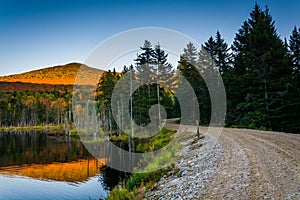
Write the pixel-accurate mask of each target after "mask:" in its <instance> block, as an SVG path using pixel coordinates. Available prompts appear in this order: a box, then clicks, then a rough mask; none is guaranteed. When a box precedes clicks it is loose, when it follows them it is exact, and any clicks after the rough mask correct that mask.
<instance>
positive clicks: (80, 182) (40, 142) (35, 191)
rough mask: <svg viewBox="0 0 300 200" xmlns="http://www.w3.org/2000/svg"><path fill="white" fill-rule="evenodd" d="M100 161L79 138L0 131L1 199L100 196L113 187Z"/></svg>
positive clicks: (94, 197)
mask: <svg viewBox="0 0 300 200" xmlns="http://www.w3.org/2000/svg"><path fill="white" fill-rule="evenodd" d="M103 163H104V160H103V161H102V160H96V159H94V158H93V157H92V156H91V155H90V153H89V152H88V151H87V150H86V148H85V147H84V145H83V144H82V143H81V141H80V140H79V139H78V138H72V137H65V136H64V135H55V136H51V135H49V134H48V133H47V132H38V131H27V132H9V133H8V132H5V133H4V132H0V180H1V181H0V194H1V195H0V199H47V198H49V199H99V198H100V199H103V198H105V197H106V196H107V190H108V189H109V188H112V187H113V186H112V185H107V184H110V182H109V181H108V180H110V178H109V177H106V174H107V173H106V174H105V173H103V172H102V171H101V169H104V168H102V167H103ZM107 175H110V176H114V174H110V173H109V174H107ZM114 184H117V183H115V182H114ZM73 194H74V195H75V194H76V195H75V196H74V195H73Z"/></svg>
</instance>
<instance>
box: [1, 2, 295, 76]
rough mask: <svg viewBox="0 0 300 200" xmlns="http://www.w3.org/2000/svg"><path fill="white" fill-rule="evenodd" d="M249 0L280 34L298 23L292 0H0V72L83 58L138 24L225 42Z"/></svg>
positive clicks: (246, 14) (246, 15)
mask: <svg viewBox="0 0 300 200" xmlns="http://www.w3.org/2000/svg"><path fill="white" fill-rule="evenodd" d="M255 2H257V3H258V4H259V5H260V6H261V7H263V8H264V7H265V5H268V7H269V9H270V12H271V15H272V16H273V19H274V20H275V24H276V28H277V30H278V34H279V35H281V37H282V38H284V37H289V35H290V34H291V31H292V29H293V27H294V25H296V26H297V27H300V20H299V19H300V12H299V10H300V1H298V0H286V1H278V0H257V1H252V0H235V1H233V0H232V1H230V0H228V1H221V0H215V1H214V0H211V1H196V0H195V1H189V0H186V1H177V0H172V1H171V0H160V1H158V0H151V1H136V0H131V1H117V0H110V1H109V0H107V1H103V0H100V1H71V0H70V1H58V0H53V1H38V0H27V1H16V0H2V1H1V0H0V27H1V31H0V76H1V75H7V74H14V73H20V72H25V71H29V70H33V69H39V68H42V67H48V66H54V65H58V64H65V63H69V62H74V61H75V62H83V61H84V60H85V59H86V57H87V56H88V55H89V53H90V52H91V51H92V50H93V49H94V48H95V47H96V46H97V45H98V44H99V43H100V42H102V41H103V40H105V39H106V38H108V37H110V36H112V35H114V34H117V33H119V32H122V31H126V30H128V29H133V28H140V27H163V28H169V29H174V30H176V31H179V32H182V33H184V34H186V35H188V36H190V37H192V38H194V39H195V40H196V41H198V42H199V43H203V42H204V41H206V40H207V39H208V37H209V36H211V35H215V33H216V31H217V30H219V31H220V32H221V34H222V36H223V37H224V38H225V40H226V41H227V42H228V43H229V44H231V42H232V40H233V38H234V36H235V33H236V32H237V30H238V29H239V28H240V26H241V24H242V22H243V21H244V20H246V19H248V18H249V13H250V11H251V10H252V9H253V7H254V4H255ZM145 39H146V38H145ZM141 45H142V44H141ZM94 67H98V66H94Z"/></svg>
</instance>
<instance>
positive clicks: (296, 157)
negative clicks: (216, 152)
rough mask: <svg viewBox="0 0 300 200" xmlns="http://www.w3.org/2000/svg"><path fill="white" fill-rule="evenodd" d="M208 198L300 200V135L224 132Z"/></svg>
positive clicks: (250, 131) (235, 130)
mask: <svg viewBox="0 0 300 200" xmlns="http://www.w3.org/2000/svg"><path fill="white" fill-rule="evenodd" d="M219 142H220V144H221V146H222V148H223V151H222V152H221V154H222V155H221V156H220V160H219V161H218V167H217V169H216V171H215V173H214V175H213V176H212V177H211V180H210V183H209V184H208V185H207V188H206V189H205V192H204V193H205V194H204V195H203V196H202V197H203V198H205V199H300V135H295V134H287V133H275V132H265V131H255V130H247V129H229V128H225V129H223V132H222V134H221V135H220V138H219Z"/></svg>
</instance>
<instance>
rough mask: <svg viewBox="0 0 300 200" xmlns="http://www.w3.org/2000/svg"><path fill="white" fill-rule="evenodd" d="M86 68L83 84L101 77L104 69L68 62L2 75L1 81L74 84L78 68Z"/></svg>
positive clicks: (82, 78) (82, 77) (81, 78)
mask: <svg viewBox="0 0 300 200" xmlns="http://www.w3.org/2000/svg"><path fill="white" fill-rule="evenodd" d="M79 69H81V72H83V71H82V69H84V73H83V74H81V77H80V80H81V84H83V85H91V83H90V81H89V80H91V79H92V80H95V79H99V78H100V76H101V74H102V72H103V71H102V70H99V69H96V68H92V67H88V66H86V65H84V64H81V63H76V62H73V63H68V64H65V65H57V66H53V67H47V68H42V69H38V70H33V71H29V72H25V73H21V74H14V75H9V76H0V82H22V83H35V84H53V85H73V84H74V82H75V80H76V76H77V72H78V70H79Z"/></svg>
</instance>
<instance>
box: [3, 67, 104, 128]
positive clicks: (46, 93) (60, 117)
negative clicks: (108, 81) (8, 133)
mask: <svg viewBox="0 0 300 200" xmlns="http://www.w3.org/2000/svg"><path fill="white" fill-rule="evenodd" d="M79 71H80V73H79V74H80V77H79V78H78V76H77V75H78V72H79ZM102 72H103V71H102V70H99V69H95V68H91V67H88V66H86V65H82V64H80V63H70V64H66V65H60V66H54V67H48V68H44V69H39V70H34V71H30V72H26V73H22V74H16V75H10V76H2V77H0V127H1V126H27V125H38V124H61V123H64V122H65V120H66V116H68V119H67V120H68V121H70V120H71V114H70V113H71V99H72V90H73V86H74V83H75V82H76V84H79V85H88V87H89V88H93V87H94V86H96V85H95V83H94V82H93V80H98V79H99V77H100V76H101V74H102Z"/></svg>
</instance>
